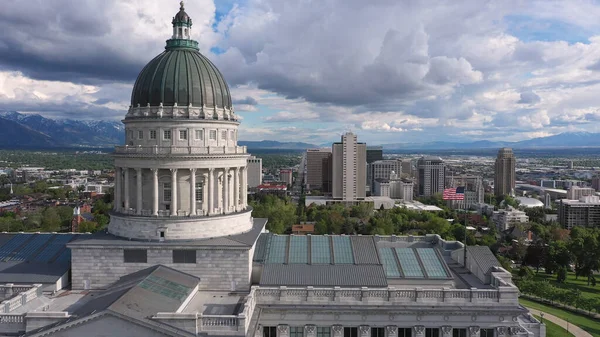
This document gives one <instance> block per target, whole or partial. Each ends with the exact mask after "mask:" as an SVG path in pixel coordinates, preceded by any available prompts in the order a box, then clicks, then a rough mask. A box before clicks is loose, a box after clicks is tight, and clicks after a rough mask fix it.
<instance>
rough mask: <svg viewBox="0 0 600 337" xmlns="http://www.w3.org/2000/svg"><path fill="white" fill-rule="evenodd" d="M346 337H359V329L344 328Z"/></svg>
mask: <svg viewBox="0 0 600 337" xmlns="http://www.w3.org/2000/svg"><path fill="white" fill-rule="evenodd" d="M344 337H358V328H344Z"/></svg>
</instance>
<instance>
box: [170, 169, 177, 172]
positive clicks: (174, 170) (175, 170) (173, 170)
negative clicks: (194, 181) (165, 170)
mask: <svg viewBox="0 0 600 337" xmlns="http://www.w3.org/2000/svg"><path fill="white" fill-rule="evenodd" d="M169 170H170V171H171V173H177V169H176V168H172V169H169Z"/></svg>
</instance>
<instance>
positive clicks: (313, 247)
mask: <svg viewBox="0 0 600 337" xmlns="http://www.w3.org/2000/svg"><path fill="white" fill-rule="evenodd" d="M310 257H311V263H312V264H330V263H331V245H330V244H329V237H328V236H320V235H319V236H315V235H313V236H311V237H310Z"/></svg>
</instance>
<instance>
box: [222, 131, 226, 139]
mask: <svg viewBox="0 0 600 337" xmlns="http://www.w3.org/2000/svg"><path fill="white" fill-rule="evenodd" d="M221 139H222V140H227V131H221Z"/></svg>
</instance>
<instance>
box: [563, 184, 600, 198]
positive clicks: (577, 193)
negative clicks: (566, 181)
mask: <svg viewBox="0 0 600 337" xmlns="http://www.w3.org/2000/svg"><path fill="white" fill-rule="evenodd" d="M594 194H596V191H595V190H594V189H593V188H591V187H579V186H576V185H573V186H571V187H569V189H568V190H567V199H569V200H579V199H580V198H581V197H586V196H588V195H594Z"/></svg>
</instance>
